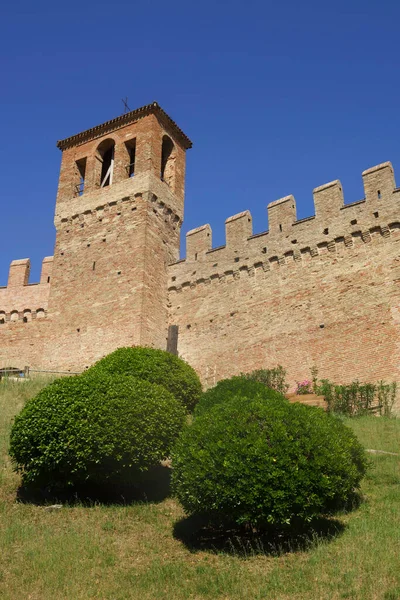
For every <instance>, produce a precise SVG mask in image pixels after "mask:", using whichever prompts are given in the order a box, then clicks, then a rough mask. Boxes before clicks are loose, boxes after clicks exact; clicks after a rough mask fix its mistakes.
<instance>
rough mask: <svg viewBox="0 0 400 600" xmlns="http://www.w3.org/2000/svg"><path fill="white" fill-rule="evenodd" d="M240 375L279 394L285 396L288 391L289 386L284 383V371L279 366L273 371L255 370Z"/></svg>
mask: <svg viewBox="0 0 400 600" xmlns="http://www.w3.org/2000/svg"><path fill="white" fill-rule="evenodd" d="M242 375H243V377H246V378H247V379H252V380H254V381H259V382H260V383H263V384H264V385H266V386H267V387H268V388H271V389H272V390H276V391H277V392H279V393H280V394H286V392H287V391H288V389H289V385H288V384H287V383H286V371H285V369H284V368H283V367H281V366H280V365H279V366H278V367H275V368H274V369H257V370H256V371H251V373H242Z"/></svg>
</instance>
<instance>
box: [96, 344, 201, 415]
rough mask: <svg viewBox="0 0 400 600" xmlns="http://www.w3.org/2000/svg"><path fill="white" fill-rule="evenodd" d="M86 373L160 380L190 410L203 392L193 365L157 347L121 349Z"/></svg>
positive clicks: (151, 381)
mask: <svg viewBox="0 0 400 600" xmlns="http://www.w3.org/2000/svg"><path fill="white" fill-rule="evenodd" d="M86 373H107V374H109V375H132V376H133V377H138V378H139V379H145V380H146V381H149V382H150V383H158V384H159V385H163V386H164V387H165V388H167V390H169V391H170V392H171V394H173V395H174V396H175V398H177V399H178V400H179V401H180V402H181V403H182V404H183V405H184V406H185V407H186V408H187V409H188V410H190V411H191V410H193V408H194V406H195V405H196V403H197V401H198V399H199V398H200V395H201V391H202V390H201V383H200V379H199V377H198V375H197V373H196V371H195V370H194V369H192V367H191V366H190V365H188V364H187V363H186V362H185V361H184V360H182V359H181V358H178V357H177V356H175V355H173V354H170V353H169V352H165V351H164V350H158V349H155V348H145V347H142V346H134V347H133V348H119V349H118V350H115V352H112V353H111V354H108V355H107V356H105V357H104V358H102V359H101V360H99V361H98V362H97V363H95V364H94V365H93V366H92V367H90V369H88V370H87V371H86Z"/></svg>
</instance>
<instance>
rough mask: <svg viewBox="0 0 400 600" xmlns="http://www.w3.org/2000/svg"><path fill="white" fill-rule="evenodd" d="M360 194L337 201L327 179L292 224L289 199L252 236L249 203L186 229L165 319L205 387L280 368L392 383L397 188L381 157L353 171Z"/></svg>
mask: <svg viewBox="0 0 400 600" xmlns="http://www.w3.org/2000/svg"><path fill="white" fill-rule="evenodd" d="M363 181H364V190H365V198H364V199H363V200H361V201H358V202H355V203H353V204H348V205H344V199H343V192H342V186H341V184H340V182H339V181H334V182H331V183H328V184H326V185H323V186H320V187H318V188H316V189H315V190H314V204H315V216H313V217H309V218H306V219H301V220H296V203H295V199H294V197H293V196H287V197H285V198H282V199H280V200H277V201H276V202H272V203H271V204H269V205H268V221H269V230H268V231H266V232H264V233H260V234H256V235H253V234H252V221H251V215H250V213H249V212H248V211H245V212H243V213H240V214H238V215H235V216H233V217H230V218H229V219H227V220H226V223H225V226H226V245H225V246H222V247H219V248H214V249H213V248H212V232H211V228H210V226H209V225H205V226H203V227H199V228H197V229H195V230H192V231H190V232H188V234H187V238H186V249H187V250H186V259H185V260H181V261H179V262H178V263H175V264H173V265H171V266H170V269H169V274H170V278H169V301H170V324H174V325H178V326H179V344H178V350H179V353H180V354H181V355H182V356H183V357H184V358H185V359H187V360H188V361H189V362H190V363H191V364H192V365H194V366H195V367H196V368H197V369H198V371H199V372H200V374H201V376H202V378H203V380H204V381H205V382H206V384H207V385H212V384H214V383H215V382H216V381H217V380H218V379H221V378H222V377H226V376H228V375H232V374H234V373H238V372H240V371H247V370H252V369H255V368H261V367H271V366H275V365H276V364H278V363H279V364H282V365H283V366H285V368H287V370H288V373H289V378H290V381H291V383H294V382H295V381H296V380H300V379H304V377H305V376H307V375H308V374H309V372H308V370H309V369H310V368H311V367H312V366H313V365H316V366H317V367H318V368H319V369H320V375H321V376H322V377H329V378H331V379H333V380H335V381H341V382H345V381H350V380H352V379H354V378H356V377H358V378H360V379H364V380H368V381H375V380H378V379H381V378H383V379H396V380H398V381H400V369H399V364H400V351H399V348H400V329H399V322H400V294H399V289H400V288H399V286H400V255H399V254H400V253H399V248H400V246H399V242H400V211H399V206H400V204H399V203H400V190H397V189H396V187H395V181H394V174H393V168H392V166H391V164H390V163H384V164H382V165H378V166H376V167H373V168H372V169H368V170H367V171H364V173H363Z"/></svg>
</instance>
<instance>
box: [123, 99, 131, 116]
mask: <svg viewBox="0 0 400 600" xmlns="http://www.w3.org/2000/svg"><path fill="white" fill-rule="evenodd" d="M122 103H123V105H124V113H128V112H131V109H130V108H129V106H128V96H126V98H122Z"/></svg>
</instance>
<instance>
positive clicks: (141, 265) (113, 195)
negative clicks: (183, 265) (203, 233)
mask: <svg viewBox="0 0 400 600" xmlns="http://www.w3.org/2000/svg"><path fill="white" fill-rule="evenodd" d="M57 145H58V147H59V148H60V149H61V150H62V163H61V172H60V180H59V187H58V194H57V203H56V211H55V226H56V230H57V234H56V245H55V252H54V264H53V271H52V279H51V290H50V296H49V303H48V318H49V321H51V322H52V336H51V337H52V338H53V340H49V344H48V348H47V351H46V348H45V349H44V357H45V361H44V362H45V363H46V364H54V365H59V364H68V365H69V366H70V367H71V368H73V367H74V366H75V365H76V367H77V369H78V370H80V369H81V368H82V366H83V363H82V361H83V362H84V363H85V364H87V365H89V364H91V363H92V362H93V361H95V360H96V359H98V358H99V357H101V356H103V355H105V354H107V353H108V352H110V351H112V350H114V349H115V348H117V347H121V346H131V345H137V344H140V345H147V346H155V347H158V348H165V347H166V337H167V326H168V319H167V265H168V264H169V263H171V262H173V261H175V260H177V258H178V254H179V239H180V228H181V224H182V219H183V207H184V180H185V152H186V150H187V149H188V148H190V147H191V142H190V140H189V139H188V138H187V137H186V135H185V134H184V133H183V132H182V131H181V130H180V129H179V127H178V126H177V125H176V123H174V121H172V119H171V118H170V117H169V116H168V115H167V114H166V113H165V112H164V111H163V110H162V108H161V107H160V106H159V105H158V104H157V103H153V104H150V105H148V106H144V107H142V108H139V109H137V110H134V111H132V112H129V113H127V114H124V115H122V116H120V117H117V118H116V119H113V120H112V121H108V122H106V123H103V124H102V125H99V126H97V127H94V128H92V129H89V130H87V131H84V132H82V133H79V134H77V135H74V136H72V137H69V138H67V139H65V140H62V141H60V142H58V144H57ZM53 336H55V338H58V343H57V344H56V345H55V344H54V337H53Z"/></svg>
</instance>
